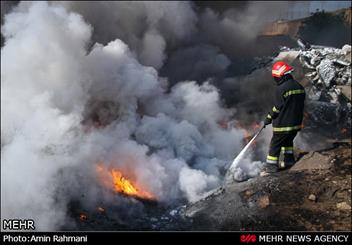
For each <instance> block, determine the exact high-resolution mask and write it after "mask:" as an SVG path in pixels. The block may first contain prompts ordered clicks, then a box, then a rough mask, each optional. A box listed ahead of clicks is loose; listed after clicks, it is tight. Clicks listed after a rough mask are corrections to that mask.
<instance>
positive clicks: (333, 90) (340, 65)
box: [299, 45, 351, 103]
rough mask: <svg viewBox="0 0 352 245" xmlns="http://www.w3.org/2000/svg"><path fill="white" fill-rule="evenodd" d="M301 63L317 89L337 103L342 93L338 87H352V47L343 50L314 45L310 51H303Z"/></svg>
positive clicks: (300, 57) (307, 76)
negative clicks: (325, 92) (324, 92)
mask: <svg viewBox="0 0 352 245" xmlns="http://www.w3.org/2000/svg"><path fill="white" fill-rule="evenodd" d="M299 61H300V63H301V64H302V66H303V67H304V68H306V69H309V70H310V71H309V72H307V73H306V78H308V79H309V80H310V82H311V84H313V85H314V86H315V88H316V89H318V90H320V92H322V91H323V90H326V91H327V94H328V95H329V96H330V97H331V99H332V100H334V102H335V103H336V99H335V98H334V97H339V96H340V95H341V91H340V89H339V88H337V87H336V86H337V85H348V86H351V46H350V45H344V46H343V47H342V49H337V48H331V47H322V46H314V45H312V46H311V48H310V49H309V50H306V49H304V50H301V51H300V54H299Z"/></svg>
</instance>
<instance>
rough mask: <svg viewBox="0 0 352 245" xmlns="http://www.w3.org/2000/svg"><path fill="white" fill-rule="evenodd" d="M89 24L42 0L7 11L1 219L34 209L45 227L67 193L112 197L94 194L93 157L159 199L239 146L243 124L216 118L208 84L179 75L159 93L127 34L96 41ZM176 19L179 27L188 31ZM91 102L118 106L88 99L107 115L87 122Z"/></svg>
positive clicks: (61, 210) (221, 112)
mask: <svg viewBox="0 0 352 245" xmlns="http://www.w3.org/2000/svg"><path fill="white" fill-rule="evenodd" d="M148 6H149V5H148ZM180 6H183V7H185V6H188V5H187V4H184V3H181V4H180ZM150 21H151V23H154V22H155V21H153V20H150ZM162 23H163V24H166V23H165V21H162ZM169 24H170V25H172V24H177V23H169ZM176 27H177V26H176ZM176 27H175V28H176ZM93 28H94V26H91V25H90V24H89V23H87V22H86V21H85V20H84V18H83V17H82V16H81V15H79V14H77V13H75V12H71V11H68V10H66V9H65V8H63V7H62V6H59V5H57V4H48V3H46V2H35V3H32V2H24V3H20V4H19V5H18V6H17V7H16V8H15V9H14V10H13V11H12V12H11V13H9V14H7V15H6V16H5V21H4V25H3V26H2V34H3V36H4V38H5V44H4V46H3V47H2V49H1V93H2V94H1V95H2V96H1V160H2V161H1V173H2V176H1V182H2V183H1V188H2V189H1V199H2V202H1V211H2V218H34V219H35V221H36V227H37V229H38V230H53V229H57V228H58V227H60V226H61V225H63V224H65V223H66V222H67V220H66V213H67V204H68V202H69V201H70V200H71V199H72V198H73V197H77V196H80V195H81V194H82V193H85V194H86V196H87V197H86V198H87V200H88V202H87V204H86V205H87V206H89V205H91V206H94V205H95V204H96V203H98V202H101V201H109V200H110V201H111V200H112V199H113V197H112V196H111V194H107V193H105V196H104V197H103V198H104V200H96V198H97V193H98V192H99V182H98V181H97V179H96V172H95V167H96V164H98V163H103V164H104V165H106V166H107V167H114V168H117V169H119V170H121V171H123V172H126V173H129V174H130V175H131V176H132V178H133V179H134V180H135V181H136V182H137V183H138V184H140V185H142V186H144V187H145V188H147V189H148V190H149V191H150V192H152V193H154V194H155V196H156V197H157V199H158V200H159V201H160V202H164V203H171V202H173V201H174V200H178V199H187V200H189V201H196V200H198V199H199V198H200V197H201V195H202V194H203V193H204V192H206V191H208V190H210V189H213V188H215V187H216V186H218V185H219V184H220V182H221V179H222V175H223V173H222V172H221V171H222V170H223V168H224V167H225V166H226V164H228V162H229V161H231V159H232V158H233V156H234V155H236V154H237V153H238V151H239V150H240V149H241V147H242V138H243V131H242V130H237V129H234V128H230V129H224V128H222V127H220V126H219V122H220V121H228V120H229V119H230V116H231V115H232V114H231V113H232V112H231V111H229V110H228V109H225V108H223V107H222V106H221V99H220V96H219V92H218V90H217V89H216V88H215V87H214V86H213V85H211V84H209V83H204V84H202V85H198V84H197V83H196V82H194V81H184V82H180V83H178V84H177V85H175V86H173V87H172V88H171V89H170V91H169V92H168V93H166V90H167V88H166V87H167V86H165V82H167V80H165V78H160V77H159V76H158V72H157V70H156V69H155V68H153V67H147V66H144V65H141V64H140V62H139V61H138V59H137V58H136V54H135V53H134V52H132V51H131V50H130V48H129V46H128V45H127V44H126V43H125V42H123V41H121V40H120V39H115V40H111V41H109V42H108V43H106V44H100V43H95V44H92V39H91V38H92V31H93ZM160 28H162V27H160ZM163 28H165V27H163ZM168 28H169V27H168ZM168 28H166V29H168ZM175 28H170V29H173V31H175V33H171V34H170V35H174V36H175V38H176V37H178V38H183V35H187V32H186V33H183V32H182V31H180V32H181V33H179V32H178V31H177V28H176V29H175ZM117 29H118V27H117ZM154 31H155V32H154ZM157 31H158V30H157V29H155V30H153V31H150V32H148V33H149V34H148V35H150V36H148V35H147V37H146V38H145V39H144V40H147V41H145V42H144V44H143V45H149V44H150V45H154V44H156V43H158V44H160V45H161V47H163V43H164V41H163V40H164V39H163V38H157V39H158V40H159V41H160V42H155V41H153V40H151V39H153V38H154V36H153V35H155V33H157ZM178 35H180V36H178ZM148 40H149V41H148ZM165 40H166V39H165ZM148 43H149V44H148ZM148 50H149V49H148ZM145 52H149V51H145ZM152 53H153V52H152ZM141 54H143V53H141ZM142 56H143V55H142ZM146 56H148V53H146ZM138 57H140V56H138ZM159 58H160V57H159ZM159 58H158V59H156V60H157V61H158V62H159V63H160V62H161V63H162V61H161V60H160V59H159ZM148 60H149V59H148ZM149 61H150V60H149ZM92 101H93V102H92ZM96 101H102V102H103V103H110V104H111V105H112V106H111V107H108V108H113V109H114V112H109V111H105V112H104V110H109V109H107V108H106V107H99V106H97V108H96V109H93V110H98V112H97V114H99V115H100V119H99V120H98V121H99V122H100V123H101V119H106V120H105V121H104V122H105V124H104V125H100V127H95V126H92V125H91V124H89V123H86V116H87V114H89V113H87V111H89V110H92V108H90V105H91V104H92V103H94V102H96ZM116 111H117V112H116ZM112 114H113V115H114V117H113V118H110V117H111V115H112ZM104 117H106V118H104ZM93 121H94V120H93ZM95 122H96V121H95ZM123 202H124V201H123V200H120V204H121V203H122V204H123ZM114 204H115V205H116V204H119V203H114ZM136 213H138V212H134V215H135V214H136Z"/></svg>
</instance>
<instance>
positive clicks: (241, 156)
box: [224, 125, 265, 183]
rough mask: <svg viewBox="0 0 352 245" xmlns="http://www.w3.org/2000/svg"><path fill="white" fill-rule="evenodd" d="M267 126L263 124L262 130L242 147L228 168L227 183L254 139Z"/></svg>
mask: <svg viewBox="0 0 352 245" xmlns="http://www.w3.org/2000/svg"><path fill="white" fill-rule="evenodd" d="M264 128H265V125H263V126H262V127H261V128H260V130H259V131H258V132H257V133H256V134H255V135H254V136H253V138H252V139H251V140H250V141H249V142H248V143H247V145H246V146H245V147H244V148H243V149H242V151H241V152H240V153H239V154H238V155H237V157H236V158H235V159H234V160H233V161H232V164H231V165H230V167H229V168H228V170H227V172H226V175H225V179H224V181H225V183H228V182H229V181H231V180H232V177H233V176H232V175H233V172H234V171H235V169H236V168H237V165H238V163H239V162H240V161H241V160H242V159H243V158H244V156H245V153H246V152H247V150H248V148H249V147H250V146H251V144H252V143H253V142H254V140H255V139H256V138H257V137H258V135H259V134H260V133H261V132H262V131H263V129H264Z"/></svg>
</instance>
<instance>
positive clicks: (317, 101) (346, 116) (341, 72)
mask: <svg viewBox="0 0 352 245" xmlns="http://www.w3.org/2000/svg"><path fill="white" fill-rule="evenodd" d="M297 43H298V46H299V47H298V48H292V49H290V48H288V47H281V48H280V51H281V52H280V53H279V54H278V56H277V57H275V58H273V60H286V61H288V62H289V63H292V64H293V66H294V67H295V69H296V72H295V74H294V75H295V77H296V78H297V79H298V80H299V81H303V80H306V81H305V82H304V83H305V89H306V93H307V99H306V113H305V120H304V124H305V128H307V129H312V130H314V129H318V130H319V129H324V128H331V127H332V126H333V127H335V128H339V130H340V131H341V129H342V134H341V132H339V133H338V134H336V132H333V131H334V130H325V132H330V133H334V135H335V136H336V135H340V136H343V137H345V136H347V134H348V133H349V132H350V129H351V115H352V113H351V112H352V106H351V46H350V45H344V46H343V47H342V48H341V49H338V48H333V47H325V46H318V45H310V44H309V43H307V42H305V41H303V40H300V39H298V41H297ZM272 62H273V61H272ZM272 62H270V64H271V63H272ZM270 64H267V66H270ZM302 76H303V77H302Z"/></svg>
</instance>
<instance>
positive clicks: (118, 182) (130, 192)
mask: <svg viewBox="0 0 352 245" xmlns="http://www.w3.org/2000/svg"><path fill="white" fill-rule="evenodd" d="M96 170H97V173H98V175H99V178H100V179H101V180H102V182H103V183H104V185H105V186H108V187H111V188H112V189H113V191H114V192H117V193H122V194H124V195H127V196H132V197H137V198H141V199H148V200H154V199H155V197H154V195H153V194H151V193H149V192H147V191H144V190H143V188H141V187H139V186H138V185H137V183H135V182H133V181H131V180H129V179H127V178H126V176H125V175H124V174H123V173H122V172H121V171H119V170H117V169H111V170H109V169H107V168H106V167H105V166H104V165H103V164H98V165H97V167H96ZM98 211H99V212H103V211H104V209H102V208H99V209H98Z"/></svg>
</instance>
